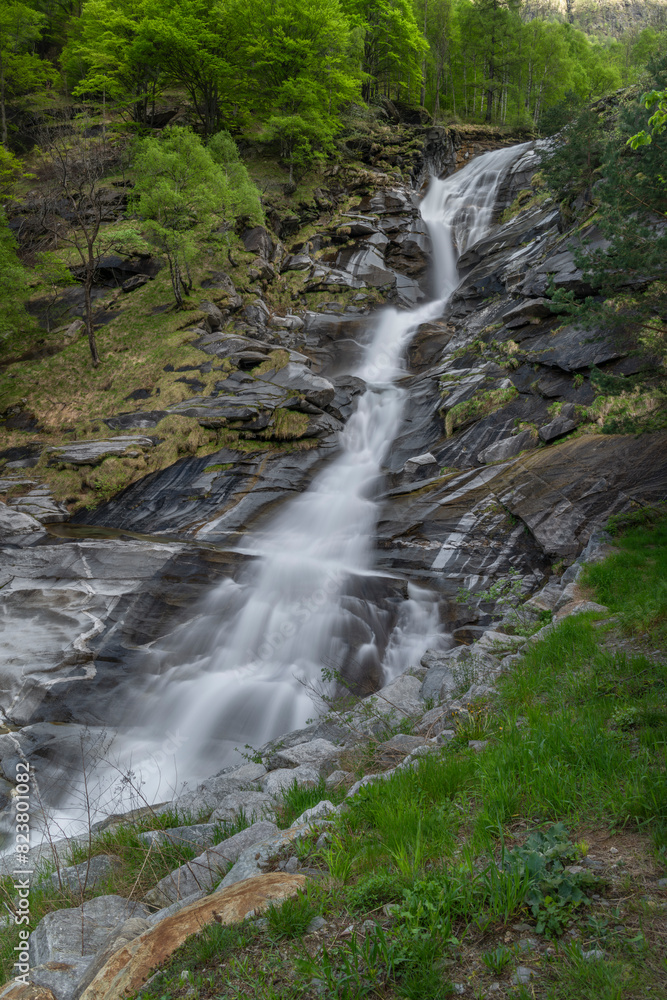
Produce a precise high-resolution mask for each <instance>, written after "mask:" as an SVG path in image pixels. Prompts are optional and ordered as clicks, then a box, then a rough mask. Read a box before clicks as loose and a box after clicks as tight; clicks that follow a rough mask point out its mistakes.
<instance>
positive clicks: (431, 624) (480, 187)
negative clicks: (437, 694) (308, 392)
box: [54, 144, 527, 833]
mask: <svg viewBox="0 0 667 1000" xmlns="http://www.w3.org/2000/svg"><path fill="white" fill-rule="evenodd" d="M526 148H527V144H524V145H519V146H512V147H507V148H503V149H499V150H495V151H493V152H489V153H486V154H484V155H482V156H480V157H478V158H476V159H475V160H473V161H472V162H471V163H470V164H468V165H467V166H466V167H464V168H463V169H462V170H460V171H459V172H458V173H456V174H454V175H452V176H450V177H448V178H446V179H445V180H438V179H435V178H434V179H432V180H431V182H430V185H429V188H428V191H427V193H426V196H425V197H424V199H423V201H422V204H421V215H422V218H423V220H424V222H425V223H426V225H427V226H428V229H429V233H430V237H431V242H432V246H433V271H434V287H435V290H436V297H435V298H434V300H432V301H430V302H428V303H426V304H424V305H421V306H419V307H418V308H416V309H414V310H413V311H410V312H399V311H397V310H395V309H383V310H382V311H381V312H380V313H379V315H378V317H377V321H376V323H375V325H374V327H373V328H372V329H373V332H372V335H371V338H370V341H369V343H368V344H367V345H366V346H365V348H364V353H363V357H362V360H361V363H360V366H359V368H358V369H357V370H356V371H354V373H353V374H354V375H356V376H357V377H359V378H361V379H363V380H364V382H365V384H366V391H365V393H364V394H363V395H362V396H361V397H360V399H359V403H358V406H357V409H356V410H355V412H354V413H353V414H352V416H351V417H350V418H349V420H348V422H347V425H346V427H345V429H344V430H343V432H342V433H341V437H340V448H339V452H338V454H337V456H336V457H335V458H334V459H333V460H332V461H331V462H330V463H329V464H328V465H327V466H326V467H325V468H324V470H323V471H321V472H320V473H319V474H318V475H317V476H316V477H315V479H314V481H313V482H312V484H311V486H310V487H309V489H308V490H307V491H306V492H305V493H302V494H300V495H297V496H295V497H294V499H292V500H291V501H289V502H288V503H287V504H285V505H284V506H283V508H282V510H281V511H280V512H279V513H278V514H277V516H275V517H274V519H273V520H272V521H271V522H270V523H269V524H267V525H265V526H264V528H263V529H260V530H258V531H254V532H253V533H252V536H250V537H246V538H245V539H244V540H243V542H242V543H241V546H240V551H241V553H242V555H243V557H244V559H245V564H244V569H243V572H242V573H241V575H240V576H239V577H238V578H237V579H229V578H225V579H223V580H222V581H221V582H220V583H218V584H217V586H216V587H215V588H214V589H213V590H212V592H211V593H209V595H208V596H207V598H206V600H205V601H204V602H203V603H202V605H201V606H200V608H198V609H197V612H198V613H197V614H196V616H194V617H193V618H192V619H191V620H190V621H189V622H188V623H187V624H186V625H183V626H180V627H179V628H177V629H175V630H174V631H173V632H172V633H171V634H170V635H169V636H167V637H165V638H163V639H161V640H160V642H159V648H157V646H156V648H154V650H153V651H152V653H151V656H152V657H153V658H155V662H154V664H153V665H152V669H151V671H150V672H147V675H146V677H147V678H148V679H146V677H145V678H144V683H143V685H142V684H138V686H137V690H136V696H135V697H134V698H133V701H132V704H131V705H128V710H127V726H126V727H124V728H123V731H122V732H118V733H117V734H115V736H114V737H113V738H112V740H111V744H110V746H102V745H100V750H99V756H100V760H99V761H98V762H97V763H96V764H92V765H90V767H91V768H92V770H90V773H88V774H87V775H86V812H87V811H88V808H89V805H90V803H91V802H92V803H94V811H95V813H96V814H97V815H98V816H103V815H105V814H106V813H108V812H110V811H115V812H119V811H122V810H123V804H122V802H121V803H120V804H119V794H120V793H119V786H120V787H122V786H123V784H125V786H126V788H127V791H128V800H131V802H130V804H125V808H130V807H131V806H132V805H133V806H136V805H137V794H136V793H137V789H140V798H141V800H142V801H144V802H161V801H165V800H167V799H173V798H174V797H175V796H176V794H177V792H178V790H179V788H180V787H181V786H182V784H183V782H184V781H187V782H188V785H190V786H192V785H193V784H194V783H196V781H197V780H200V779H201V778H204V777H207V776H209V775H211V774H214V773H215V772H216V771H219V770H220V768H222V767H224V766H225V765H227V764H230V763H234V762H240V754H241V752H242V751H243V750H244V748H246V747H247V746H251V747H257V746H260V745H262V744H264V743H266V742H267V741H268V740H271V739H273V738H277V737H279V736H281V735H283V734H285V733H287V732H290V731H292V730H295V729H298V728H300V727H302V726H304V725H306V723H307V722H308V720H309V719H311V718H312V717H316V716H317V715H318V714H319V713H320V712H321V711H322V705H323V702H322V701H321V698H320V697H319V693H321V692H322V690H323V689H327V688H328V689H329V690H331V686H332V684H335V683H336V682H335V681H332V680H331V678H332V677H335V676H341V677H343V678H345V680H346V682H348V683H352V684H353V685H356V686H357V687H358V688H359V689H360V690H364V679H365V678H366V679H368V678H371V679H372V684H371V685H370V687H368V686H367V687H366V690H371V689H372V688H373V687H378V686H379V687H381V686H382V685H383V684H386V683H388V682H389V681H390V680H392V679H393V678H395V677H396V676H397V675H399V674H401V673H402V672H404V671H405V670H406V669H408V668H410V667H411V666H417V665H418V664H419V661H420V659H421V657H422V655H423V653H424V651H425V650H426V649H428V648H433V647H437V646H438V645H440V644H444V643H445V642H447V638H446V637H445V636H443V635H442V630H441V626H440V622H439V612H438V598H437V596H436V595H435V594H433V593H431V592H429V591H427V590H425V589H423V588H420V587H418V586H416V585H415V584H412V583H409V584H407V583H405V582H404V581H397V580H395V579H394V578H390V577H388V576H383V575H382V574H380V573H378V571H377V570H376V569H375V568H374V551H375V529H376V523H377V517H378V511H379V506H378V503H377V502H376V496H377V493H378V491H379V488H380V485H381V483H382V470H383V463H384V461H385V458H386V456H387V454H388V452H389V451H390V449H391V447H392V443H393V441H394V440H395V438H396V436H397V434H398V432H399V429H400V426H401V421H402V419H403V417H404V413H405V408H406V405H407V404H408V402H409V400H408V396H407V393H406V391H405V390H404V389H402V388H401V387H400V385H399V384H398V383H399V381H400V378H401V376H402V375H403V374H404V368H403V365H402V357H403V354H404V351H405V348H406V346H407V345H408V343H409V341H410V339H411V337H412V335H413V334H414V332H415V331H416V330H417V328H418V327H419V326H420V325H421V324H422V323H426V322H429V321H432V320H434V319H436V318H438V317H439V316H441V315H442V312H443V309H444V307H445V304H446V302H447V300H448V298H449V297H450V296H451V294H452V293H453V292H454V290H455V289H456V287H457V284H458V280H459V277H458V272H457V265H456V261H457V258H458V257H459V256H460V254H461V253H462V252H463V251H464V250H465V249H466V247H469V246H471V245H472V244H473V243H475V242H476V241H477V240H479V239H480V238H481V237H482V236H483V235H484V234H485V233H486V232H487V231H488V229H489V228H490V226H491V225H492V223H493V213H494V206H495V204H496V201H497V196H498V191H499V188H500V185H501V184H502V181H503V179H504V178H505V176H506V174H507V172H508V170H510V169H511V167H512V164H513V163H514V162H515V161H516V160H517V159H518V158H519V157H520V156H521V155H522V153H523V152H524V151H525V149H526ZM378 592H382V593H384V595H385V599H384V601H383V602H379V603H378V602H377V601H375V600H374V599H373V595H375V594H377V593H378ZM387 595H388V596H387ZM167 647H168V648H167ZM323 669H324V671H325V678H328V680H327V679H324V680H323V675H322V672H323ZM102 742H103V741H102ZM110 760H112V761H113V764H110V763H109V761H110ZM68 798H69V801H67V802H61V803H60V804H59V805H58V806H57V807H56V808H55V810H54V813H55V814H56V820H57V826H58V828H59V829H61V830H63V831H65V830H66V831H67V832H68V833H74V832H76V831H77V828H78V827H79V826H80V825H81V815H80V811H81V802H82V795H81V781H80V779H79V778H76V777H74V776H73V777H72V793H71V795H70V796H69V797H68ZM121 798H122V796H121ZM86 821H87V816H86ZM83 825H85V823H84V824H83Z"/></svg>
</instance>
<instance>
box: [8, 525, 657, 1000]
mask: <svg viewBox="0 0 667 1000" xmlns="http://www.w3.org/2000/svg"><path fill="white" fill-rule="evenodd" d="M644 520H645V523H644V524H640V525H639V526H635V527H632V528H631V529H630V530H627V529H625V530H624V531H623V532H622V533H621V534H620V535H619V537H618V542H617V552H616V553H615V554H614V555H612V556H611V557H610V558H608V559H607V560H606V561H605V562H603V563H601V564H598V565H595V566H591V567H588V568H587V569H586V571H585V574H584V576H583V578H582V579H581V580H580V584H581V586H582V587H583V589H584V590H588V591H590V594H591V596H592V597H594V598H596V599H597V600H599V601H604V602H605V604H606V605H607V606H608V608H609V611H610V615H609V616H608V617H605V616H602V615H600V614H598V615H597V616H596V615H592V614H590V613H589V614H585V615H581V616H578V617H570V618H567V619H565V620H564V621H563V622H562V623H561V624H559V625H558V626H557V627H556V628H554V629H553V630H552V631H551V632H550V633H549V634H548V635H547V637H546V638H545V639H542V640H541V641H539V642H535V643H534V644H533V645H532V646H531V647H530V650H529V652H528V653H527V654H526V655H525V656H524V658H523V659H522V661H521V662H520V663H519V664H518V666H516V667H515V668H514V669H513V670H512V672H511V673H509V674H507V675H505V676H504V677H503V678H502V680H501V682H500V685H499V693H498V696H497V698H496V699H495V700H494V701H492V702H488V703H486V704H484V703H480V704H478V705H477V706H476V708H475V710H474V711H473V712H472V714H471V717H470V718H469V719H468V720H467V721H466V722H464V723H461V724H459V726H458V728H457V733H456V738H455V739H454V740H453V742H452V743H450V744H447V745H446V747H445V748H443V751H442V753H441V754H439V755H431V756H429V757H427V758H425V759H424V760H423V761H422V762H421V764H420V766H419V768H418V769H417V770H411V769H406V770H403V771H399V772H396V773H395V774H394V775H393V776H392V777H391V778H390V779H389V780H388V781H386V782H378V783H376V784H373V785H370V786H368V787H366V788H365V789H364V790H363V791H362V793H361V794H360V795H359V796H358V797H357V798H356V799H355V800H354V802H353V804H352V805H351V807H350V808H349V809H348V810H346V811H344V812H343V814H342V815H341V816H340V817H339V818H338V819H337V820H336V821H335V824H334V825H330V826H329V827H328V828H327V831H326V832H327V835H328V836H327V838H326V843H324V844H322V843H321V844H320V847H319V848H318V847H317V846H316V843H315V841H316V839H317V836H318V835H317V834H315V835H314V836H313V837H312V838H311V839H309V840H306V841H302V842H299V843H298V846H297V847H296V848H295V849H296V850H297V851H298V853H299V856H300V859H301V862H302V864H304V865H305V866H306V867H307V868H308V869H310V873H311V875H312V876H313V877H312V879H311V881H310V883H309V888H308V891H307V892H306V893H304V894H302V895H301V896H299V897H298V898H297V899H296V900H292V901H289V902H287V903H285V904H284V905H283V906H282V907H281V908H279V909H276V910H274V911H271V912H270V913H269V916H268V921H267V922H265V923H259V922H256V921H249V922H246V923H244V924H242V925H240V926H238V927H233V928H221V927H218V926H214V927H212V928H207V929H205V930H204V931H202V933H201V934H199V935H196V936H195V937H193V938H191V939H190V940H189V941H188V942H187V943H186V944H185V945H184V946H183V948H182V949H180V951H179V952H177V953H176V954H175V955H174V956H173V958H172V959H171V961H170V962H169V963H168V965H167V966H166V967H165V968H164V970H163V971H162V972H161V973H160V974H159V975H158V976H157V977H156V978H155V979H154V980H153V981H152V982H151V984H150V985H149V986H148V987H147V988H145V990H144V991H143V993H142V996H144V997H146V998H147V1000H176V998H181V997H183V998H185V997H188V996H193V995H197V996H198V997H200V998H202V1000H208V998H211V1000H214V998H215V1000H218V998H220V1000H223V998H224V1000H228V998H229V1000H231V998H239V997H243V998H244V1000H275V998H285V1000H287V998H289V1000H292V998H296V997H307V998H312V1000H315V998H316V997H322V996H324V997H325V998H327V1000H333V998H338V1000H345V998H347V1000H356V998H359V997H364V996H373V997H383V998H394V997H407V998H414V1000H437V998H440V997H445V996H448V995H450V993H451V991H452V985H451V984H452V983H456V984H458V985H459V986H461V987H463V989H464V992H465V995H466V996H468V997H482V996H486V995H489V996H499V997H502V996H508V997H510V996H511V997H520V998H526V1000H527V998H528V997H537V998H544V1000H582V998H585V1000H649V998H650V997H657V996H662V995H664V991H665V989H666V988H667V968H666V966H665V962H664V951H665V945H666V944H667V902H666V900H667V894H666V893H665V889H664V887H663V888H660V887H659V886H658V885H657V880H658V879H659V878H660V877H664V875H665V873H666V869H667V783H666V782H665V764H666V762H667V761H666V752H665V746H666V742H667V741H666V737H667V711H666V709H665V699H664V691H665V684H666V682H667V663H666V662H665V661H666V657H665V652H666V647H667V631H666V630H667V587H666V585H665V580H666V579H667V574H666V572H665V570H666V569H667V518H665V515H664V511H663V512H659V513H657V514H655V515H654V516H653V519H651V518H644ZM471 739H475V740H485V741H487V742H486V745H485V746H484V747H483V748H482V749H481V751H479V752H475V751H474V750H473V749H472V748H470V747H469V746H468V741H469V740H471ZM346 766H348V767H356V770H357V773H358V774H361V773H365V772H368V771H369V770H377V760H373V747H372V746H369V747H362V748H361V749H360V752H359V753H358V754H356V756H355V757H350V760H349V761H346ZM385 766H386V765H385ZM324 794H325V790H324V788H323V787H322V786H320V787H318V788H316V789H310V790H309V789H301V790H299V791H296V790H294V791H293V792H290V793H288V794H287V795H286V796H285V801H284V806H283V812H282V820H281V825H283V826H288V825H289V824H290V823H291V822H292V821H293V820H294V818H295V817H296V816H297V815H299V814H300V813H301V812H302V810H303V809H305V808H307V807H308V806H310V805H312V804H314V803H316V802H318V801H319V800H320V799H321V798H322V797H323V796H324ZM340 795H342V791H341V792H340ZM340 795H338V796H335V800H336V801H338V799H339V797H340ZM183 819H184V817H176V816H173V817H172V816H168V817H166V818H165V819H164V820H163V821H162V822H163V823H164V824H165V825H171V826H173V825H176V824H177V823H179V822H181V821H183ZM185 819H188V818H185ZM195 819H196V817H189V821H190V822H192V821H194V820H195ZM245 822H246V820H245V818H244V817H241V820H240V823H239V824H238V827H239V828H241V827H242V826H243V825H244V824H245ZM156 825H157V824H156V822H155V819H154V818H153V817H147V818H144V819H143V820H142V821H141V823H140V824H139V825H137V824H136V823H135V824H134V825H131V826H129V827H128V826H117V827H114V828H112V829H111V830H110V831H108V832H106V833H103V834H100V835H98V836H97V837H96V838H95V839H94V841H93V843H92V845H91V846H92V853H93V854H100V853H111V854H114V855H116V857H118V858H119V859H120V863H119V867H118V868H117V869H116V871H115V872H114V874H113V876H112V877H111V880H110V881H109V883H108V884H106V885H103V886H98V887H97V888H96V889H94V890H93V889H91V888H89V887H87V888H85V889H84V896H85V898H89V897H90V896H91V895H95V894H99V893H101V892H109V891H115V892H121V893H122V894H124V895H130V896H132V898H141V896H142V895H143V893H144V892H145V891H146V889H147V888H148V887H149V886H150V885H151V884H154V882H155V881H156V880H157V879H158V878H160V877H162V875H164V874H166V872H167V871H169V870H170V869H171V868H173V867H174V865H176V864H179V863H182V861H185V860H186V859H187V857H188V856H189V854H188V851H187V849H179V850H175V849H163V850H162V851H158V852H153V853H150V852H149V854H148V855H147V853H146V849H145V847H143V846H142V844H141V842H140V841H139V840H138V838H137V833H138V832H140V830H141V829H147V828H149V827H153V828H154V827H155V826H156ZM231 832H233V831H232V830H231V829H230V830H227V831H220V834H221V836H224V834H225V833H231ZM85 856H86V851H82V850H78V851H77V852H76V855H75V856H74V857H73V860H74V861H77V862H78V861H81V860H82V859H83V858H84V857H85ZM277 861H278V859H276V864H277ZM573 866H574V867H573ZM10 895H11V892H10ZM75 896H76V894H72V893H69V894H67V893H63V892H62V890H58V889H51V890H49V891H48V892H45V891H41V892H38V893H36V894H35V896H34V898H33V905H32V910H33V914H34V915H35V916H36V917H37V918H39V917H40V916H41V915H42V913H45V912H48V910H50V909H53V908H55V907H59V906H63V905H75V904H76V903H77V902H78V899H77V898H75ZM316 915H321V916H323V917H324V919H325V920H326V925H325V926H324V927H323V928H322V929H320V930H319V931H318V932H316V933H310V934H306V933H305V930H306V927H307V926H308V924H309V922H310V920H311V919H312V917H313V916H316ZM368 921H370V924H369V923H368ZM350 928H352V930H350ZM13 940H14V932H13V931H11V930H10V931H6V932H5V933H4V935H3V944H2V955H1V958H2V961H3V965H5V966H6V965H7V963H8V960H9V956H10V955H11V948H12V945H13ZM588 953H590V954H588ZM519 965H523V966H527V967H528V968H530V969H532V970H533V972H534V973H535V978H533V979H532V980H531V981H530V983H528V984H526V985H521V984H516V983H514V982H513V980H512V976H513V974H514V971H515V970H516V968H517V966H519ZM492 984H498V985H497V987H495V986H494V987H493V990H492V992H490V993H489V992H488V991H489V989H490V987H491V986H492Z"/></svg>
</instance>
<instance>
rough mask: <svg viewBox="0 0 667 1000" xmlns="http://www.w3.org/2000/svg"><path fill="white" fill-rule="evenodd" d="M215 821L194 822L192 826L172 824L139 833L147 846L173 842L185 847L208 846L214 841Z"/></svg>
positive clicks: (158, 845) (140, 838)
mask: <svg viewBox="0 0 667 1000" xmlns="http://www.w3.org/2000/svg"><path fill="white" fill-rule="evenodd" d="M215 829H216V824H215V823H195V824H194V825H193V826H174V827H170V828H169V829H168V830H147V831H146V833H140V834H139V840H141V841H142V842H143V843H144V844H146V846H147V847H160V846H162V844H175V845H176V846H186V847H209V846H210V845H211V844H213V842H214V839H215V837H214V835H215Z"/></svg>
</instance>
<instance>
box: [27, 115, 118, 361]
mask: <svg viewBox="0 0 667 1000" xmlns="http://www.w3.org/2000/svg"><path fill="white" fill-rule="evenodd" d="M87 125H88V123H87V122H86V121H80V122H78V123H77V125H76V127H75V129H74V132H73V134H70V135H63V134H62V133H55V134H53V135H49V133H48V132H47V133H46V134H45V136H44V140H43V146H44V147H45V148H46V149H47V150H48V152H49V154H50V157H51V162H52V165H53V169H54V175H55V176H54V179H53V180H52V182H51V184H50V186H49V187H48V188H47V189H46V191H45V193H44V195H43V198H42V206H41V223H42V226H43V228H44V230H45V231H46V232H48V233H50V234H51V237H52V240H53V243H54V245H55V246H58V245H59V244H64V245H65V246H69V247H70V248H71V249H72V250H73V251H74V254H75V259H76V260H77V262H78V270H79V274H80V275H81V282H82V284H83V289H84V319H85V323H86V332H87V334H88V344H89V347H90V355H91V358H92V362H93V367H95V368H96V367H97V366H98V365H99V363H100V357H99V353H98V350H97V342H96V339H95V327H94V321H93V301H92V289H93V285H94V283H95V279H96V277H97V274H98V271H99V267H100V262H101V260H102V258H103V257H104V256H105V255H106V254H109V253H111V252H112V251H114V250H118V249H120V248H125V249H129V247H130V246H131V244H132V243H133V242H135V243H136V242H137V240H138V235H137V233H136V230H135V229H134V228H133V227H131V226H125V227H111V226H106V223H107V222H108V221H109V220H108V208H107V204H106V199H105V193H104V189H103V187H102V184H101V181H102V178H103V177H104V176H105V174H106V173H107V172H108V170H109V169H110V167H111V165H112V164H113V163H114V162H115V159H116V157H117V151H116V149H115V148H114V147H112V146H111V145H110V144H109V143H108V142H107V141H106V140H105V139H97V138H95V137H93V136H91V135H90V129H89V128H88V127H87ZM63 206H64V207H63Z"/></svg>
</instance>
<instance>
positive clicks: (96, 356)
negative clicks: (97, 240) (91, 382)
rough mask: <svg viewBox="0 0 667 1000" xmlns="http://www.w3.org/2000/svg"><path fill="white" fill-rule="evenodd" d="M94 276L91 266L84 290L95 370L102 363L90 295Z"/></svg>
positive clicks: (87, 273) (88, 331)
mask: <svg viewBox="0 0 667 1000" xmlns="http://www.w3.org/2000/svg"><path fill="white" fill-rule="evenodd" d="M93 274H94V270H91V268H90V266H89V267H88V268H87V270H86V280H85V283H84V286H83V290H84V297H85V304H86V333H87V334H88V346H89V347H90V356H91V358H92V361H93V368H97V366H98V365H99V363H100V356H99V354H98V353H97V343H96V341H95V328H94V326H93V302H92V298H91V294H90V293H91V291H92V287H93Z"/></svg>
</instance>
